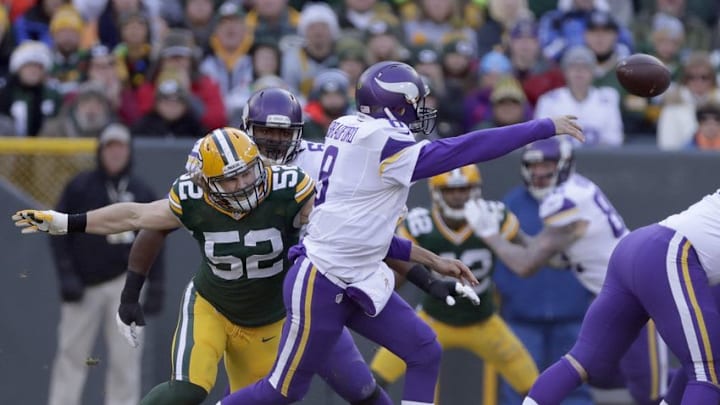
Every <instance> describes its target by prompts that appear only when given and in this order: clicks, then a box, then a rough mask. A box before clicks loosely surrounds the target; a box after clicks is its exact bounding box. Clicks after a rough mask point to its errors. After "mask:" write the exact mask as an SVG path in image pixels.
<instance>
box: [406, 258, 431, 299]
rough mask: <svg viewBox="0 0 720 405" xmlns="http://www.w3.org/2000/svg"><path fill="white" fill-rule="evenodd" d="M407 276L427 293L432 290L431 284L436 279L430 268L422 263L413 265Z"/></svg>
mask: <svg viewBox="0 0 720 405" xmlns="http://www.w3.org/2000/svg"><path fill="white" fill-rule="evenodd" d="M405 278H406V279H407V280H408V281H409V282H411V283H413V284H415V285H416V286H418V288H420V289H421V290H423V291H425V292H426V293H429V292H430V285H431V284H432V282H433V281H435V279H434V278H433V276H432V275H431V274H430V270H428V269H426V268H425V266H423V265H420V264H416V265H414V266H412V268H410V270H409V271H408V272H407V274H406V275H405Z"/></svg>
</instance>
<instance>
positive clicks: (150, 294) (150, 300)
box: [142, 282, 165, 315]
mask: <svg viewBox="0 0 720 405" xmlns="http://www.w3.org/2000/svg"><path fill="white" fill-rule="evenodd" d="M147 287H148V291H147V294H146V295H145V300H144V302H143V306H142V308H143V311H144V312H145V314H147V315H157V314H159V313H160V311H162V309H163V303H164V302H165V289H164V288H163V287H162V285H160V283H153V282H150V284H148V286H147Z"/></svg>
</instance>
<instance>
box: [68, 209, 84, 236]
mask: <svg viewBox="0 0 720 405" xmlns="http://www.w3.org/2000/svg"><path fill="white" fill-rule="evenodd" d="M67 227H68V229H67V230H68V233H70V232H85V228H86V227H87V214H86V213H84V212H83V213H82V214H69V215H68V223H67Z"/></svg>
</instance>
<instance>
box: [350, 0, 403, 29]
mask: <svg viewBox="0 0 720 405" xmlns="http://www.w3.org/2000/svg"><path fill="white" fill-rule="evenodd" d="M339 3H340V5H339V6H338V13H337V14H338V18H339V24H340V28H341V29H342V30H343V31H347V30H352V31H356V32H357V34H359V33H362V32H364V31H365V30H367V28H368V25H369V24H370V21H372V20H373V19H374V18H375V17H377V15H378V14H379V13H380V14H386V13H391V12H392V10H391V9H390V8H389V7H388V4H387V3H383V2H380V1H377V0H342V1H340V2H339Z"/></svg>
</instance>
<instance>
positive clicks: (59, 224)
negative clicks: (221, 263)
mask: <svg viewBox="0 0 720 405" xmlns="http://www.w3.org/2000/svg"><path fill="white" fill-rule="evenodd" d="M12 219H13V221H15V226H18V227H21V228H23V229H22V233H33V232H47V233H50V234H52V235H63V234H66V233H68V232H85V233H92V234H97V235H110V234H113V233H120V232H126V231H134V230H138V229H158V230H162V229H174V228H177V227H179V226H181V225H182V224H181V223H180V220H179V219H178V218H177V217H176V216H175V214H173V212H172V210H171V209H170V206H169V203H168V200H167V199H162V200H157V201H153V202H151V203H134V202H124V203H117V204H112V205H108V206H105V207H102V208H99V209H96V210H92V211H88V212H87V213H83V214H71V215H68V214H65V213H62V212H57V211H52V210H47V211H39V210H22V211H18V212H16V213H15V215H13V216H12Z"/></svg>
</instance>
